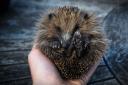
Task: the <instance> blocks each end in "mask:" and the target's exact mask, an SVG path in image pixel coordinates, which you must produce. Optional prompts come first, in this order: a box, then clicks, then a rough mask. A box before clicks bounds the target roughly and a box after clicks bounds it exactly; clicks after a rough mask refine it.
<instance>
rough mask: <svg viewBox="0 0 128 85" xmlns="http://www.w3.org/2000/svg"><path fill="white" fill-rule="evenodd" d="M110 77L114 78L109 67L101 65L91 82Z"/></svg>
mask: <svg viewBox="0 0 128 85" xmlns="http://www.w3.org/2000/svg"><path fill="white" fill-rule="evenodd" d="M108 78H113V75H112V74H111V73H110V72H109V70H108V68H107V67H106V66H99V67H98V68H97V69H96V71H95V73H94V74H93V76H92V77H91V79H90V81H89V83H91V82H96V81H101V80H104V79H108Z"/></svg>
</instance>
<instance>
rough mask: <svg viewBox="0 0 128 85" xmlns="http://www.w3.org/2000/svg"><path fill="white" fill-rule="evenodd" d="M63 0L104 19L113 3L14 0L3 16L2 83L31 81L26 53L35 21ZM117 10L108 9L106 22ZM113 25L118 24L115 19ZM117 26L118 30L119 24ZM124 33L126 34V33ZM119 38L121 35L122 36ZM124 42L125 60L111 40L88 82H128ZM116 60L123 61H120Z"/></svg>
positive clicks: (15, 84)
mask: <svg viewBox="0 0 128 85" xmlns="http://www.w3.org/2000/svg"><path fill="white" fill-rule="evenodd" d="M55 3H56V4H55ZM64 4H68V5H72V4H78V6H79V7H80V8H81V9H84V8H85V9H87V10H90V11H94V12H96V14H97V15H98V16H99V18H102V19H103V18H104V17H105V15H106V14H107V13H108V12H109V11H110V10H111V9H112V7H113V6H111V5H106V4H102V5H98V4H92V5H91V6H92V8H89V7H88V4H89V3H85V2H84V1H82V0H81V1H79V2H78V1H76V2H73V1H67V2H66V1H64V3H63V4H62V2H61V3H60V2H58V0H55V2H53V1H52V0H49V1H48V0H12V5H11V9H10V11H9V12H8V13H7V14H5V15H3V16H0V41H1V42H0V85H32V80H31V76H30V71H29V67H28V62H27V55H28V53H29V51H30V49H31V46H32V43H33V36H34V35H35V32H36V28H35V27H34V24H35V22H36V21H37V19H38V18H39V15H40V13H44V12H45V11H46V10H47V9H48V8H52V7H56V6H62V5H64ZM86 6H87V7H88V8H87V7H86ZM114 10H119V9H114ZM121 10H122V9H121ZM125 10H126V9H125ZM115 14H117V13H115V12H114V13H113V11H111V12H110V13H109V15H108V16H107V17H106V18H105V20H104V21H105V25H108V24H109V22H110V19H112V17H113V16H116V17H115V18H117V17H118V16H119V15H115ZM118 14H120V12H118ZM125 16H127V12H125ZM127 20H128V19H127ZM123 22H126V21H123ZM109 25H110V24H109ZM114 26H116V24H115V23H114ZM105 27H106V28H105V29H108V28H111V27H112V26H111V27H110V26H105ZM119 29H120V28H119ZM114 30H116V28H115V29H114ZM105 31H107V33H108V34H107V35H110V36H108V38H109V39H110V40H113V41H114V40H115V38H114V39H113V38H111V36H114V34H113V35H112V33H111V30H110V29H109V30H105ZM109 31H110V32H109ZM125 31H126V30H125ZM126 32H127V31H126ZM121 36H123V34H122V35H121ZM125 38H127V37H125ZM120 39H122V37H121V38H120ZM123 39H124V38H123ZM125 40H126V39H125ZM121 41H122V40H121ZM124 43H125V51H122V55H123V54H126V55H124V56H123V60H122V58H121V57H122V55H118V54H116V53H119V51H118V52H117V51H116V53H115V54H116V55H114V54H113V55H109V54H112V53H111V52H114V51H112V50H113V49H114V48H115V47H118V44H116V45H115V47H114V46H113V44H112V45H111V48H110V49H108V52H107V53H106V55H105V57H104V58H103V59H102V61H101V64H100V65H99V66H98V68H97V70H96V71H95V73H94V75H93V76H92V78H91V80H90V81H89V83H88V85H128V67H127V64H128V57H127V56H128V55H127V52H128V50H127V49H128V47H127V43H128V42H127V41H125V42H122V43H121V44H123V45H124ZM122 49H123V48H122ZM117 55H118V59H117ZM117 60H118V61H120V60H122V61H121V62H117Z"/></svg>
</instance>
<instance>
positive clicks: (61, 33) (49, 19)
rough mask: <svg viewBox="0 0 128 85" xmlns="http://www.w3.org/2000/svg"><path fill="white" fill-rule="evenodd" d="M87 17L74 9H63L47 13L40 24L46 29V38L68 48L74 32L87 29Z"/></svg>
mask: <svg viewBox="0 0 128 85" xmlns="http://www.w3.org/2000/svg"><path fill="white" fill-rule="evenodd" d="M88 17H89V16H88V14H87V13H83V12H80V10H79V9H78V8H76V7H69V8H68V7H63V8H58V9H57V10H54V11H53V12H51V13H49V14H48V15H47V16H46V17H45V19H44V20H43V22H42V24H43V26H44V28H46V29H47V33H46V34H47V35H46V36H48V37H52V38H56V40H58V41H59V42H60V43H61V45H62V46H63V47H65V46H69V44H70V42H71V39H72V38H73V35H74V33H75V32H76V31H81V32H82V31H83V30H82V29H83V28H84V30H86V27H89V26H88V25H89V24H90V23H88V20H87V18H88ZM85 23H87V26H85Z"/></svg>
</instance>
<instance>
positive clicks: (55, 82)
mask: <svg viewBox="0 0 128 85" xmlns="http://www.w3.org/2000/svg"><path fill="white" fill-rule="evenodd" d="M28 63H29V66H30V71H31V75H32V80H33V85H86V84H87V82H88V80H89V79H90V77H91V75H92V74H93V73H94V71H95V69H96V68H97V66H98V65H99V62H97V64H95V65H94V66H93V67H92V69H90V71H89V72H88V73H87V74H86V75H83V76H82V78H81V79H76V80H66V81H65V80H63V79H62V78H61V77H60V75H59V72H58V71H57V69H56V68H55V66H54V64H53V63H52V62H51V61H50V60H49V59H48V57H46V56H45V55H44V54H43V53H42V52H41V51H40V50H39V49H38V48H35V47H33V48H32V50H31V52H30V54H29V56H28Z"/></svg>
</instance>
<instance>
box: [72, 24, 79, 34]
mask: <svg viewBox="0 0 128 85" xmlns="http://www.w3.org/2000/svg"><path fill="white" fill-rule="evenodd" d="M78 29H79V25H78V24H76V25H75V27H74V29H73V33H72V34H74V33H75V32H76V31H77V30H78Z"/></svg>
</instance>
